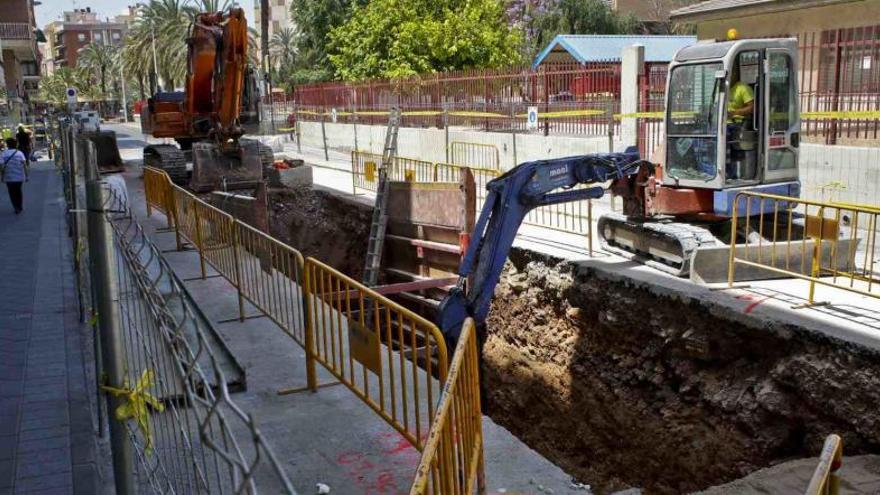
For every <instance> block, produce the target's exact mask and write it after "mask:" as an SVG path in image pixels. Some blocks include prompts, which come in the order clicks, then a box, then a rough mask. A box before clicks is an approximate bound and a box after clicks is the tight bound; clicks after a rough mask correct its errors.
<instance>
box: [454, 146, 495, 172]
mask: <svg viewBox="0 0 880 495" xmlns="http://www.w3.org/2000/svg"><path fill="white" fill-rule="evenodd" d="M449 153H450V158H449V160H451V161H452V163H460V164H462V165H464V166H466V167H472V168H486V169H490V170H501V155H500V153H499V152H498V147H497V146H495V145H494V144H482V143H470V142H465V141H453V142H451V143H449Z"/></svg>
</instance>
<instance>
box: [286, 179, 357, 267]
mask: <svg viewBox="0 0 880 495" xmlns="http://www.w3.org/2000/svg"><path fill="white" fill-rule="evenodd" d="M370 215H371V211H370V209H369V208H366V207H364V205H361V204H359V203H355V202H354V201H352V200H350V199H347V198H344V197H342V196H339V195H338V194H334V193H332V192H330V191H328V190H326V189H322V188H317V187H316V188H310V187H305V186H303V187H298V188H293V189H289V188H272V189H270V191H269V232H270V233H271V235H272V236H273V237H276V238H278V239H280V240H282V241H284V242H285V243H287V244H289V245H291V246H294V247H295V248H297V249H298V250H299V251H300V252H301V253H302V255H303V256H304V257H309V256H312V257H314V258H316V259H318V260H320V261H322V262H324V263H327V264H328V265H330V266H332V267H334V268H336V269H337V270H340V271H342V272H343V273H345V274H347V275H350V276H351V277H353V278H355V279H357V280H359V279H360V278H361V273H362V272H363V269H364V258H365V254H366V250H367V237H368V236H369V233H370V222H371V221H372V218H371V216H370Z"/></svg>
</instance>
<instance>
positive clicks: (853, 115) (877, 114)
mask: <svg viewBox="0 0 880 495" xmlns="http://www.w3.org/2000/svg"><path fill="white" fill-rule="evenodd" d="M801 119H804V120H826V119H830V120H836V119H880V111H877V110H871V111H847V112H802V113H801Z"/></svg>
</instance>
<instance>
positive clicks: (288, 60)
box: [269, 27, 299, 67]
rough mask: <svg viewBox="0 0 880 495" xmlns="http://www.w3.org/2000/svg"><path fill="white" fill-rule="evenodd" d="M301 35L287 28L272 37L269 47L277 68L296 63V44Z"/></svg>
mask: <svg viewBox="0 0 880 495" xmlns="http://www.w3.org/2000/svg"><path fill="white" fill-rule="evenodd" d="M298 40H299V33H298V32H297V31H296V29H294V28H290V27H286V28H284V29H282V30H281V31H278V32H277V33H275V34H274V35H272V39H271V40H270V41H269V47H270V49H271V52H272V54H273V56H274V57H275V59H276V60H277V63H276V64H275V65H276V67H277V66H282V65H284V66H287V65H292V64H293V63H294V59H295V56H296V43H297V41H298Z"/></svg>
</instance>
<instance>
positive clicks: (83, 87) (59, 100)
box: [38, 67, 101, 105]
mask: <svg viewBox="0 0 880 495" xmlns="http://www.w3.org/2000/svg"><path fill="white" fill-rule="evenodd" d="M67 88H76V89H77V93H78V98H79V100H80V101H95V100H97V99H99V98H100V96H101V95H100V94H99V93H98V91H97V90H96V87H95V85H94V84H93V83H92V81H91V79H90V74H89V72H88V71H87V70H86V69H83V68H82V67H78V68H70V67H59V68H58V69H56V70H55V72H53V73H52V75H48V76H44V77H43V78H42V79H40V92H39V95H38V99H39V100H40V101H44V102H47V103H52V104H56V105H64V104H66V103H67Z"/></svg>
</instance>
